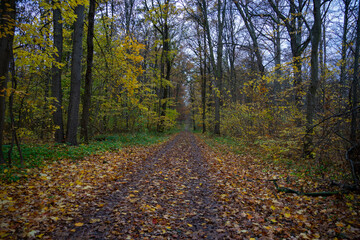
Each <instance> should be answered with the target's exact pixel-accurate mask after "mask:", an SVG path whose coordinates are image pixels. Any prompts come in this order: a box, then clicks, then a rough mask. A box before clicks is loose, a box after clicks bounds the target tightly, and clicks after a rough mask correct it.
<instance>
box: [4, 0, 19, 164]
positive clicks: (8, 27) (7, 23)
mask: <svg viewBox="0 0 360 240" xmlns="http://www.w3.org/2000/svg"><path fill="white" fill-rule="evenodd" d="M0 7H1V8H0V9H1V11H0V55H1V57H0V164H4V163H5V159H4V153H3V144H4V130H5V97H6V87H7V79H8V72H9V64H10V60H11V51H12V48H13V41H14V32H15V18H16V0H3V1H1V3H0Z"/></svg>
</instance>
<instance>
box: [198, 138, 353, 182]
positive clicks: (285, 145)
mask: <svg viewBox="0 0 360 240" xmlns="http://www.w3.org/2000/svg"><path fill="white" fill-rule="evenodd" d="M197 135H198V136H200V137H201V138H202V139H203V140H204V141H205V142H206V143H207V144H208V145H210V146H211V147H213V148H217V149H219V150H221V151H223V152H227V151H231V152H233V153H235V154H238V155H247V154H249V155H253V156H255V157H256V158H258V159H261V161H263V162H264V165H263V166H264V170H263V171H273V170H274V168H275V169H278V168H281V169H284V170H285V171H286V172H287V175H288V176H291V177H292V178H295V179H299V178H307V177H308V178H312V179H314V180H326V181H331V180H334V181H341V182H344V181H345V182H351V181H352V178H351V173H350V171H349V169H348V168H346V163H343V162H344V160H339V159H322V158H321V157H315V158H314V159H303V158H302V157H301V153H300V149H299V147H296V144H295V143H292V142H291V141H284V140H282V139H271V138H268V139H267V138H261V139H258V140H256V141H246V140H245V139H241V138H234V137H229V136H215V135H211V134H200V133H197ZM339 162H342V163H341V164H340V163H339Z"/></svg>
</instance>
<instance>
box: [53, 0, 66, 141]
mask: <svg viewBox="0 0 360 240" xmlns="http://www.w3.org/2000/svg"><path fill="white" fill-rule="evenodd" d="M58 3H59V1H58V0H54V1H53V6H54V9H53V25H54V47H56V49H57V54H56V55H55V56H54V58H55V61H56V62H57V63H61V61H62V52H63V30H62V28H63V27H62V23H61V20H62V17H61V10H60V8H59V7H58V6H56V4H58ZM52 72H53V74H52V84H51V95H52V97H53V98H54V99H55V101H54V103H53V104H54V106H55V108H56V110H55V112H54V114H53V121H54V124H55V126H56V127H57V129H56V130H55V141H56V142H58V143H61V142H63V141H64V122H63V112H62V89H61V69H60V68H59V67H57V66H53V68H52Z"/></svg>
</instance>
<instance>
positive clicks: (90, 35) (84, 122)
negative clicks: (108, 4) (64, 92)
mask: <svg viewBox="0 0 360 240" xmlns="http://www.w3.org/2000/svg"><path fill="white" fill-rule="evenodd" d="M95 5H96V2H95V0H90V6H89V15H88V32H87V39H86V42H87V59H86V65H87V68H86V74H85V89H84V90H85V91H84V95H83V111H82V118H81V136H82V137H83V138H84V140H85V142H86V143H88V142H89V132H88V131H89V121H90V107H91V88H92V67H93V58H94V19H95V7H96V6H95Z"/></svg>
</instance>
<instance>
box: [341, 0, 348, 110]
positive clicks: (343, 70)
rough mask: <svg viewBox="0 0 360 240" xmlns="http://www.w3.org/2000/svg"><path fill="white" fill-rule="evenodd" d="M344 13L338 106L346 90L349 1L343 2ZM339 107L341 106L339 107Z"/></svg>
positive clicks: (344, 96) (343, 98) (344, 0)
mask: <svg viewBox="0 0 360 240" xmlns="http://www.w3.org/2000/svg"><path fill="white" fill-rule="evenodd" d="M343 2H344V5H345V6H344V7H345V12H344V20H343V21H344V25H343V26H344V28H343V36H342V41H341V65H340V81H339V84H340V105H341V104H343V101H344V100H345V98H346V88H345V77H346V62H347V61H346V52H347V50H348V45H347V35H348V22H349V8H350V2H351V0H343ZM340 107H341V106H340Z"/></svg>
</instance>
